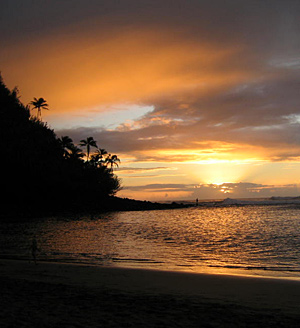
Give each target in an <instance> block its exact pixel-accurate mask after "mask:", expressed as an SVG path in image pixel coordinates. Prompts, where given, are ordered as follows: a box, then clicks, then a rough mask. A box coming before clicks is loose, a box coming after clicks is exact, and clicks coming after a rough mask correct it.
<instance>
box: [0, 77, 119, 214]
mask: <svg viewBox="0 0 300 328" xmlns="http://www.w3.org/2000/svg"><path fill="white" fill-rule="evenodd" d="M41 99H42V98H41ZM43 100H44V99H43ZM0 133H1V135H0V137H1V139H0V140H1V150H2V157H1V158H2V160H1V162H2V165H3V169H2V181H3V183H4V188H2V189H3V192H4V195H3V196H1V203H2V205H1V211H2V212H1V214H2V215H8V214H12V215H14V214H19V215H24V216H28V215H36V214H38V215H39V213H41V214H45V213H47V214H51V213H54V212H57V211H58V210H79V209H80V210H88V209H89V208H94V209H97V210H101V208H102V207H103V206H104V204H105V203H106V202H107V199H108V197H109V196H112V195H114V194H115V193H116V192H117V191H118V190H119V189H120V182H119V179H118V178H117V177H116V176H115V175H114V173H113V165H117V162H118V161H119V159H118V158H117V156H116V155H110V154H107V152H106V151H105V152H104V150H103V149H100V150H98V153H99V154H98V157H97V156H96V155H95V156H94V157H93V156H92V157H91V159H90V160H83V158H84V157H85V156H86V155H85V154H83V152H82V151H81V150H80V148H78V147H77V146H75V145H74V144H73V142H72V140H71V139H70V138H69V137H62V138H58V137H57V136H56V134H55V133H54V131H53V130H51V129H50V128H49V127H48V126H47V124H46V123H44V122H42V121H41V119H39V118H38V117H36V118H35V117H32V116H31V115H30V109H29V107H27V106H24V105H23V104H22V103H21V102H20V100H19V98H18V90H17V89H14V90H12V91H10V90H9V89H8V88H7V87H6V86H5V84H4V82H3V80H2V78H1V77H0ZM90 139H92V138H90ZM66 140H68V143H67V144H66V143H65V142H66ZM87 140H88V139H87ZM92 141H93V140H92ZM82 142H84V141H83V140H82ZM101 153H104V154H102V155H101ZM89 156H90V154H88V156H87V159H88V157H89ZM113 156H115V157H114V160H113V162H112V157H113ZM108 164H110V168H109V166H108Z"/></svg>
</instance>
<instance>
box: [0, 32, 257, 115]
mask: <svg viewBox="0 0 300 328" xmlns="http://www.w3.org/2000/svg"><path fill="white" fill-rule="evenodd" d="M68 33H69V34H68ZM68 33H66V32H65V33H64V31H62V32H60V33H58V34H57V35H52V36H48V37H45V38H43V39H36V40H33V41H32V42H31V43H30V44H28V43H22V44H21V43H19V44H16V45H11V46H10V47H7V48H6V49H5V52H4V54H2V56H1V57H2V58H1V59H2V61H3V60H4V63H5V65H4V67H5V69H4V72H3V73H4V75H5V73H6V72H7V73H9V74H7V75H8V79H9V81H8V82H9V83H17V84H18V86H19V87H20V89H21V90H22V99H24V100H25V102H28V101H29V100H30V99H31V98H32V97H33V96H40V95H42V96H43V97H44V98H45V99H47V101H48V102H49V104H50V107H51V108H53V110H60V111H62V110H64V111H66V110H74V109H80V108H88V107H95V106H97V105H99V107H100V105H103V104H109V103H110V104H116V103H124V102H126V103H139V102H143V101H146V99H150V98H157V97H160V96H162V95H164V96H166V95H168V94H169V95H171V94H174V93H178V92H179V91H180V92H186V91H190V92H191V91H193V90H195V89H198V90H202V91H201V92H207V91H209V90H211V88H216V87H219V86H221V85H224V84H226V85H228V84H230V83H237V82H239V81H241V80H243V79H244V78H245V74H247V75H251V74H252V73H250V71H249V72H244V71H242V70H241V69H240V68H238V69H231V70H230V71H228V69H226V65H225V63H228V62H231V61H232V60H233V59H232V58H235V57H236V56H237V55H238V54H239V52H240V51H241V49H240V48H239V47H236V46H229V47H228V48H221V47H219V46H216V45H212V44H209V43H208V42H207V41H206V42H198V43H196V42H195V41H193V40H190V39H188V40H185V39H184V35H182V34H179V33H178V35H177V34H176V31H174V30H173V31H169V30H167V29H151V30H149V29H147V28H143V29H139V30H137V29H134V28H132V29H127V30H125V31H120V30H119V31H111V32H106V33H105V34H103V33H101V31H98V33H97V32H91V31H84V32H81V33H79V32H78V31H76V32H74V31H73V32H68ZM174 33H175V35H174ZM49 114H50V115H51V113H49Z"/></svg>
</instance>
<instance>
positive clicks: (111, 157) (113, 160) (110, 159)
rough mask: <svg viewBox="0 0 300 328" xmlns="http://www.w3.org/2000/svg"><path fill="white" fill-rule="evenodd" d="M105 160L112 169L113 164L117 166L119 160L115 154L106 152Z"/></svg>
mask: <svg viewBox="0 0 300 328" xmlns="http://www.w3.org/2000/svg"><path fill="white" fill-rule="evenodd" d="M105 162H106V163H107V166H109V165H110V169H111V170H113V166H116V167H119V164H118V163H120V162H121V161H120V159H119V158H118V156H117V155H111V154H108V156H107V157H106V159H105Z"/></svg>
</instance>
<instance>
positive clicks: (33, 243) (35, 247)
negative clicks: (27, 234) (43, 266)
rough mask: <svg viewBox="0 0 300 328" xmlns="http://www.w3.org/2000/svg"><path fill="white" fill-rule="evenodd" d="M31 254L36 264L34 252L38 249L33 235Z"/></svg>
mask: <svg viewBox="0 0 300 328" xmlns="http://www.w3.org/2000/svg"><path fill="white" fill-rule="evenodd" d="M30 248H31V255H32V258H33V261H34V264H35V265H36V253H37V252H38V251H39V249H38V244H37V240H36V238H35V237H33V238H32V243H31V247H30Z"/></svg>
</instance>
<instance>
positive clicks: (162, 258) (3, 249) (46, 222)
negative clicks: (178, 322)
mask: <svg viewBox="0 0 300 328" xmlns="http://www.w3.org/2000/svg"><path fill="white" fill-rule="evenodd" d="M33 236H36V239H37V242H38V247H39V252H38V260H40V261H55V262H67V263H78V264H88V265H99V266H118V267H128V268H142V269H156V270H170V271H188V272H195V273H216V274H232V275H235V274H237V275H250V276H262V277H277V278H285V279H299V280H300V207H299V206H295V205H291V204H287V205H274V206H273V205H269V206H266V205H262V206H256V205H253V206H224V207H190V208H184V209H174V210H157V211H136V212H112V213H107V214H100V215H93V216H84V215H83V216H69V217H50V218H44V219H39V220H38V219H36V220H31V221H29V222H22V221H20V222H5V221H4V222H1V223H0V257H1V258H11V259H23V260H29V259H30V256H31V252H30V245H31V241H32V238H33Z"/></svg>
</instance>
